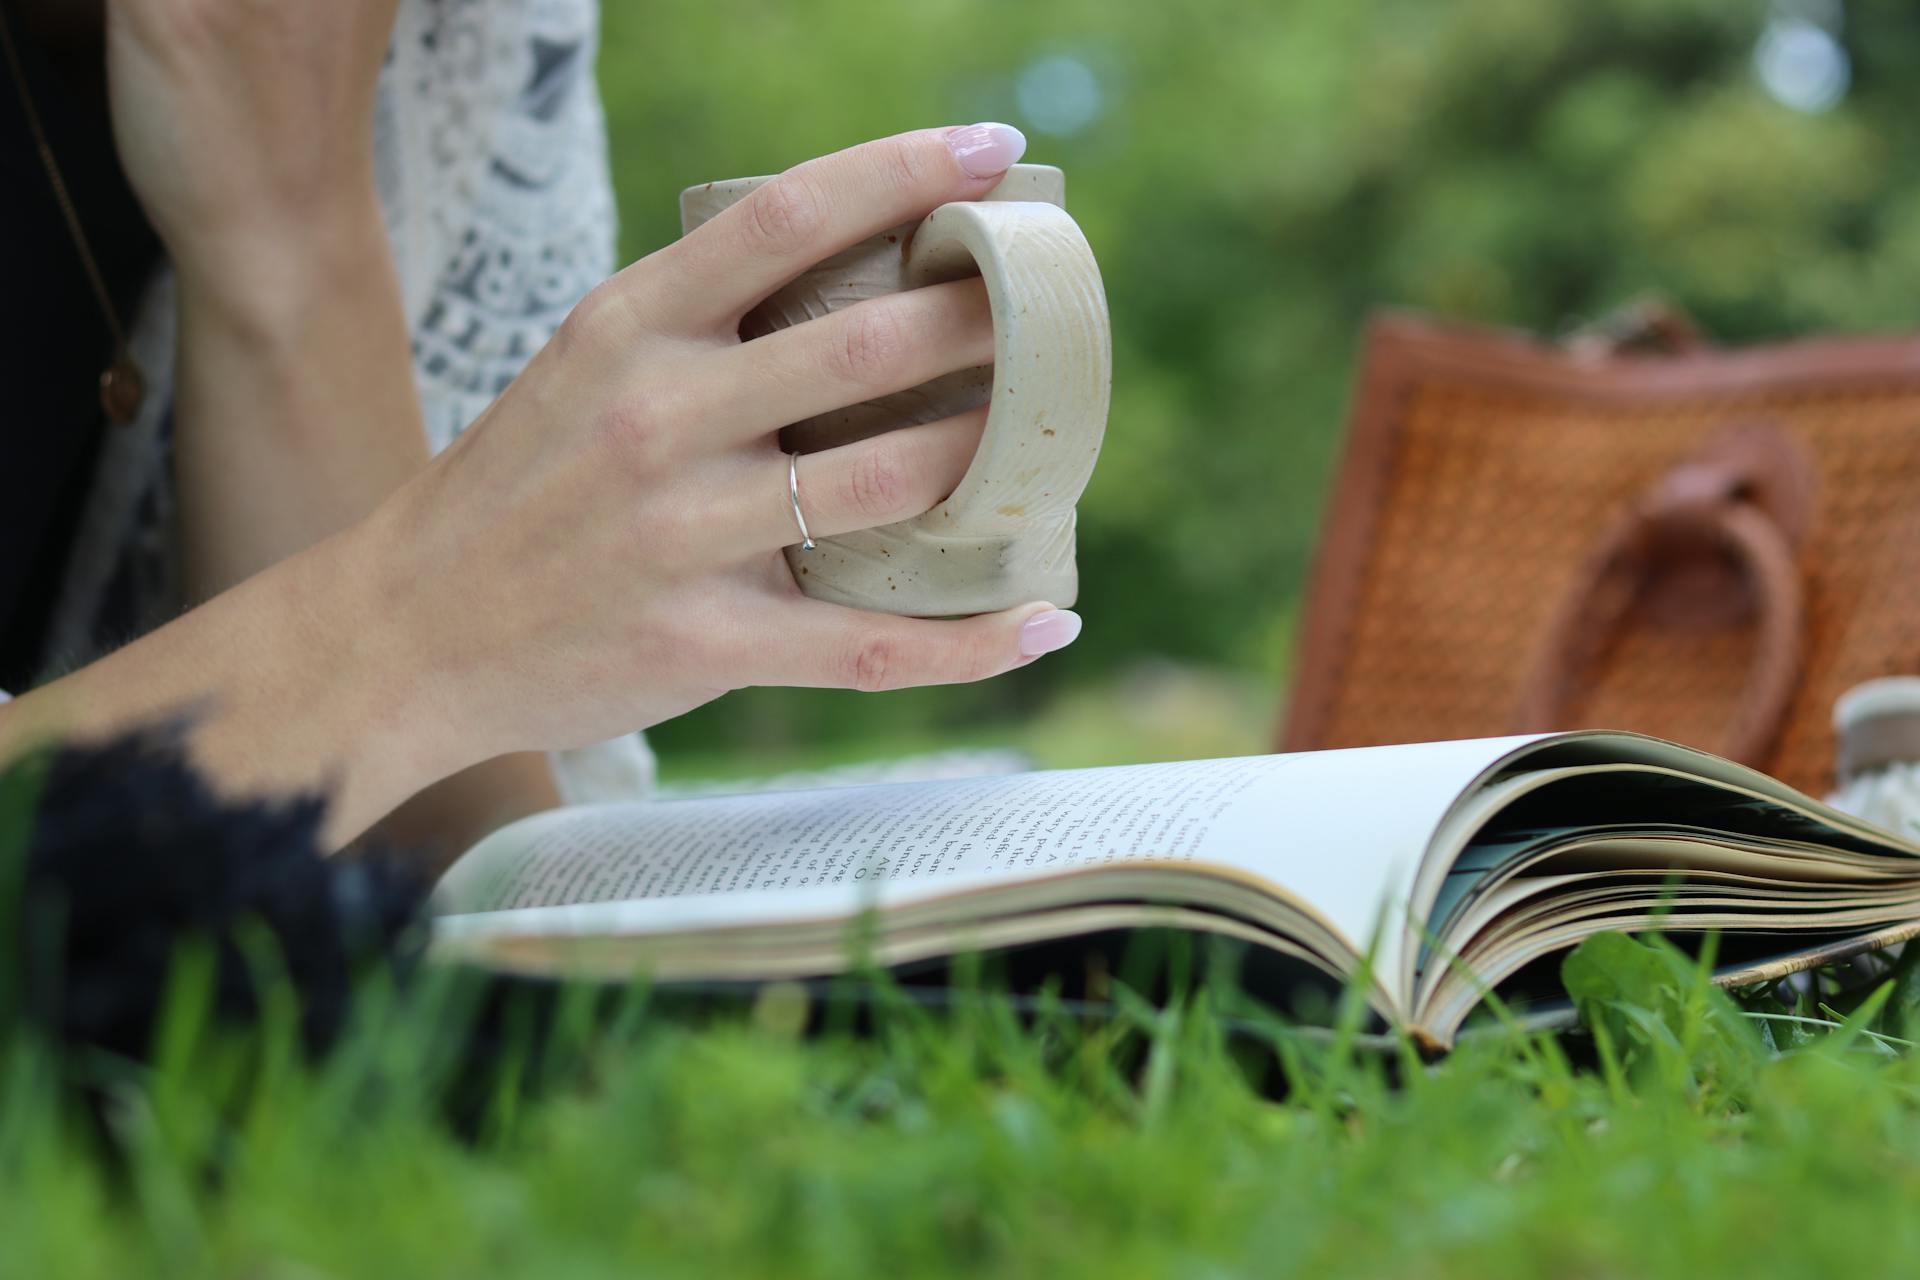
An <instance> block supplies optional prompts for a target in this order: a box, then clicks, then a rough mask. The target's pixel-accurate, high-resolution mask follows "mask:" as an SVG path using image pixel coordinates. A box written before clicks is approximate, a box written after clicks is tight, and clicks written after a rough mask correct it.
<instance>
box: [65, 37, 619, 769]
mask: <svg viewBox="0 0 1920 1280" xmlns="http://www.w3.org/2000/svg"><path fill="white" fill-rule="evenodd" d="M598 24H599V12H598V6H597V0H403V2H402V4H401V6H400V11H399V17H398V20H397V23H396V25H395V29H394V38H393V46H392V49H391V51H390V54H389V57H388V60H387V64H386V66H385V68H384V69H383V71H382V73H381V78H380V86H379V98H378V103H377V107H376V114H375V125H374V127H375V154H376V164H377V178H378V181H379V189H380V197H381V201H382V203H383V206H384V208H385V210H386V218H387V229H388V233H389V235H390V236H391V238H392V241H393V249H394V255H395V259H396V262H397V265H398V268H399V273H400V281H401V289H402V293H403V296H404V298H405V301H406V307H407V314H408V317H409V320H410V322H411V325H412V330H413V356H414V372H415V375H416V379H417V382H418V384H419V388H420V396H421V401H422V404H423V406H424V408H425V411H426V423H427V434H428V438H429V441H430V442H431V444H432V446H433V448H434V450H435V451H436V452H437V451H438V450H440V449H442V448H444V447H445V446H446V445H447V443H448V442H449V441H450V440H452V439H453V437H454V436H455V435H457V434H459V432H460V431H461V429H462V428H464V427H465V426H466V425H467V424H468V423H469V422H471V421H473V419H474V418H475V417H476V416H478V414H479V413H480V411H481V410H482V409H484V408H485V407H486V406H487V404H488V403H489V402H490V401H491V400H492V399H493V398H494V396H495V395H497V394H498V393H499V391H500V390H501V389H502V388H503V387H505V386H506V384H507V383H508V382H509V381H510V380H511V379H512V378H513V377H514V375H515V374H517V373H518V372H519V371H520V369H521V367H522V366H523V365H524V364H525V363H526V361H527V359H528V358H529V357H530V356H532V354H533V353H534V352H535V351H537V350H538V349H539V348H540V347H541V346H542V345H543V344H544V343H545V342H546V341H547V339H548V338H549V337H550V336H551V335H552V333H553V331H554V329H555V328H556V327H557V326H558V325H559V323H560V320H561V319H562V317H564V316H565V315H566V313H567V312H568V310H569V309H571V308H572V306H573V304H574V303H575V302H577V301H578V300H579V299H580V297H581V296H582V295H583V294H585V293H586V291H587V290H588V289H590V288H591V287H592V286H593V285H595V284H597V283H598V282H599V281H600V280H602V279H604V278H605V277H606V276H607V275H609V274H611V272H612V271H613V267H614V233H615V219H614V208H613V195H612V185H611V180H610V177H609V173H608V168H607V154H606V125H605V120H604V118H603V116H602V114H601V108H600V98H599V92H598V89H597V87H596V85H595V83H594V60H595V54H596V52H597V48H598V37H599V25H598ZM131 341H132V345H133V348H134V354H135V356H136V358H137V359H138V360H139V362H140V365H141V368H142V369H143V370H145V371H147V373H148V378H149V382H150V384H151V388H152V390H151V393H150V394H149V395H148V397H147V400H146V404H145V406H144V408H143V410H142V413H141V415H140V418H139V419H138V421H136V422H135V423H134V424H133V425H132V426H131V427H130V428H127V429H123V430H116V431H113V432H110V433H109V434H108V436H107V439H106V440H105V441H104V443H103V445H102V456H101V460H100V466H99V471H98V473H97V475H96V478H95V482H94V485H93V488H92V491H91V493H90V495H89V497H88V502H87V507H86V510H85V512H84V514H83V516H82V519H81V523H80V529H79V533H78V536H77V539H76V543H75V550H74V555H73V558H72V560H71V562H70V564H69V569H68V573H67V575H66V579H65V582H64V584H63V589H62V595H61V599H60V601H59V604H58V607H57V609H56V614H55V619H54V626H53V631H52V636H51V643H50V646H49V652H48V655H47V656H48V658H49V659H50V660H51V661H52V662H54V663H57V664H62V665H72V664H74V663H77V662H80V661H84V660H86V659H87V658H89V657H91V656H93V655H94V654H95V653H97V652H98V650H99V647H100V645H101V641H102V640H103V638H105V639H112V638H123V637H124V634H125V631H126V630H127V629H128V628H130V627H131V628H133V629H139V628H142V627H145V626H150V625H153V624H154V623H157V622H158V621H160V620H163V619H164V618H166V617H168V616H171V615H172V614H173V613H174V612H176V611H177V610H178V607H179V606H178V601H179V593H178V581H179V577H178V572H177V554H176V548H175V547H174V545H173V541H172V536H171V528H172V524H173V521H172V519H171V513H172V507H173V500H172V493H171V483H170V478H169V466H168V452H169V445H170V440H171V434H172V432H171V422H170V417H171V412H170V411H171V402H172V386H171V381H172V368H173V348H174V312H173V283H172V280H171V277H170V275H169V274H168V273H166V272H162V274H161V276H160V278H158V279H156V280H155V281H154V282H153V285H152V286H151V287H150V288H149V289H148V291H147V295H146V297H145V299H144V300H143V302H142V305H141V308H140V312H139V315H138V318H137V321H136V325H135V328H134V331H133V335H132V340H131ZM114 631H118V632H120V637H114V636H112V634H111V633H112V632H114ZM103 633H105V634H103ZM558 764H559V766H560V768H559V770H558V772H559V774H560V778H561V786H562V792H563V794H565V796H566V797H567V799H568V800H569V801H570V802H573V801H582V800H590V799H613V798H630V797H632V796H634V795H635V794H638V793H641V792H644V791H645V790H647V789H648V788H650V786H651V781H652V776H653V770H652V758H651V756H650V755H648V754H647V752H646V749H645V745H644V743H643V742H642V741H641V740H640V739H639V738H638V737H637V736H636V737H632V738H626V739H621V740H619V741H617V742H615V743H611V744H603V745H602V746H601V747H599V748H593V749H589V750H588V751H585V752H567V753H563V755H562V756H561V757H560V758H559V760H558Z"/></svg>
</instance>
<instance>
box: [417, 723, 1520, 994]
mask: <svg viewBox="0 0 1920 1280" xmlns="http://www.w3.org/2000/svg"><path fill="white" fill-rule="evenodd" d="M1528 741H1531V739H1515V738H1507V739H1486V740H1479V741H1474V742H1445V743H1423V744H1416V745H1412V746H1397V747H1375V748H1366V749H1361V750H1350V751H1324V752H1312V753H1306V754H1299V755H1289V756H1255V757H1246V758H1240V759H1227V760H1204V761H1187V762H1180V763H1174V764H1153V765H1129V766H1121V767H1116V768H1104V769H1074V770H1059V771H1053V772H1044V773H1030V774H1016V775H1013V776H1009V777H993V778H969V779H959V780H953V781H944V782H923V783H904V784H892V785H884V786H868V787H848V788H841V789H835V790H823V791H804V792H785V793H775V794H767V795H749V796H731V797H722V798H714V799H701V800H678V801H663V802H656V803H652V804H638V805H612V806H593V807H586V808H579V809H571V810H556V811H554V812H552V813H548V814H541V815H537V816H535V817H533V818H529V819H526V820H525V821H523V822H520V823H516V824H514V825H513V826H511V827H508V828H506V829H505V830H503V831H501V832H497V833H495V834H494V835H493V836H490V837H489V838H488V839H486V840H485V841H483V842H482V843H481V844H480V845H478V846H476V847H475V849H473V850H472V851H471V852H470V853H468V855H467V856H466V857H464V858H462V859H461V860H460V862H459V863H457V864H455V866H454V867H453V868H452V870H451V871H449V872H448V873H447V876H446V877H445V879H444V880H443V881H442V883H441V886H440V888H439V890H438V892H437V893H436V907H437V909H438V910H440V911H441V912H442V913H450V914H462V913H473V912H497V911H512V912H515V913H516V914H520V913H524V912H526V911H527V910H528V909H546V908H562V907H567V908H572V907H578V906H580V904H593V903H621V904H638V905H629V906H627V907H623V909H621V910H620V911H619V912H617V913H613V914H611V915H610V914H608V913H605V912H581V911H566V912H562V913H559V914H563V915H565V916H568V917H570V918H571V920H572V921H573V922H574V925H575V926H577V927H579V928H582V929H586V928H589V927H609V926H608V925H606V924H605V923H604V922H607V921H613V920H616V919H617V927H618V929H619V931H621V932H638V931H645V930H650V929H663V930H665V929H672V928H676V927H684V926H685V925H688V924H692V923H694V922H696V921H697V922H699V923H701V924H707V925H710V924H714V923H721V922H731V923H741V924H749V923H754V922H757V921H766V920H777V919H792V918H796V917H801V916H813V915H830V914H852V913H854V912H857V911H859V910H861V909H863V908H865V907H868V906H881V907H885V906H889V905H892V904H895V903H899V902H907V901H914V900H919V899H923V898H926V897H929V896H935V895H938V894H941V893H946V892H952V891H954V890H957V889H964V888H974V887H978V886H979V885H981V884H983V883H994V882H1006V881H1008V880H1018V879H1020V878H1022V877H1028V878H1031V877H1037V876H1043V875H1049V874H1054V873H1058V872H1061V871H1065V870H1070V869H1072V868H1074V867H1084V866H1089V865H1094V864H1099V863H1109V862H1114V861H1119V860H1123V859H1124V860H1141V859H1150V860H1165V861H1199V862H1210V863H1219V864H1226V865H1230V866H1234V867H1237V868H1241V869H1243V870H1245V871H1248V872H1251V873H1253V874H1254V875H1256V876H1258V877H1260V878H1261V879H1263V880H1265V881H1267V882H1269V883H1271V884H1273V885H1275V886H1276V887H1277V888H1279V889H1280V890H1281V891H1282V892H1284V893H1287V894H1289V895H1291V896H1292V897H1294V898H1295V899H1297V900H1298V901H1300V902H1302V903H1304V904H1306V905H1308V906H1309V907H1311V908H1312V909H1313V910H1314V911H1315V913H1316V914H1317V915H1319V916H1321V917H1322V918H1323V919H1324V921H1325V922H1326V923H1327V924H1328V925H1329V926H1330V927H1331V928H1332V929H1333V930H1334V931H1335V932H1337V933H1339V934H1340V935H1342V936H1343V937H1344V938H1345V939H1346V940H1347V941H1348V942H1349V943H1350V944H1352V945H1353V946H1354V947H1355V948H1356V949H1357V950H1358V949H1363V948H1364V947H1365V946H1366V945H1367V942H1368V940H1369V939H1370V938H1371V937H1372V936H1373V934H1374V930H1375V925H1376V923H1377V922H1378V921H1379V920H1380V919H1381V918H1382V916H1383V912H1385V911H1386V910H1387V909H1388V908H1389V907H1390V906H1391V905H1392V904H1393V903H1394V902H1396V901H1397V900H1399V899H1402V898H1403V897H1404V893H1405V888H1406V885H1407V884H1408V883H1409V882H1410V879H1411V876H1412V873H1413V869H1414V868H1415V866H1417V864H1418V862H1419V860H1420V857H1421V854H1422V852H1423V851H1424V850H1425V848H1426V845H1427V842H1428V840H1429V839H1430V838H1431V836H1432V834H1433V832H1434V830H1435V828H1436V827H1437V826H1438V824H1439V822H1440V820H1441V818H1442V816H1443V815H1444V814H1445V813H1446V811H1447V809H1448V808H1449V807H1450V806H1451V805H1452V804H1453V802H1454V801H1455V800H1456V799H1457V798H1458V797H1459V796H1460V794H1461V793H1462V792H1463V791H1464V790H1465V789H1466V788H1467V787H1469V786H1470V785H1471V784H1472V783H1473V782H1474V780H1475V779H1476V778H1478V777H1479V776H1480V775H1481V774H1482V773H1483V772H1485V771H1486V770H1487V769H1488V768H1489V767H1491V766H1492V765H1493V764H1494V763H1495V762H1496V761H1498V760H1500V759H1502V758H1504V757H1505V756H1507V755H1508V754H1510V753H1511V752H1512V751H1514V750H1515V749H1516V748H1518V747H1519V746H1522V745H1524V744H1525V743H1526V742H1528ZM596 920H597V921H600V922H603V923H602V924H600V925H598V926H595V925H593V924H592V922H593V921H596ZM1396 923H1398V920H1397V919H1396ZM530 927H531V926H530ZM569 927H574V926H569ZM1399 933H1400V931H1399V930H1397V929H1394V930H1388V931H1387V932H1386V934H1385V935H1383V937H1382V938H1381V940H1380V942H1381V946H1382V948H1383V950H1390V951H1391V952H1392V953H1393V955H1394V956H1395V957H1396V958H1397V955H1398V951H1399ZM1382 959H1383V960H1384V959H1386V956H1385V955H1383V956H1382ZM1383 972H1393V970H1392V969H1391V968H1385V967H1383Z"/></svg>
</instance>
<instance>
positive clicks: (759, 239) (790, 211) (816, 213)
mask: <svg viewBox="0 0 1920 1280" xmlns="http://www.w3.org/2000/svg"><path fill="white" fill-rule="evenodd" d="M825 223H826V205H825V204H824V203H823V202H822V201H821V199H820V195H819V193H818V192H817V191H816V190H814V188H813V186H812V185H811V184H810V183H809V182H808V181H807V180H806V179H805V178H803V177H801V176H799V175H798V174H796V173H785V174H782V175H780V176H779V177H777V178H775V179H774V180H773V181H772V182H769V183H767V184H766V185H764V186H762V187H761V188H760V189H759V190H758V191H755V192H754V193H753V195H752V196H750V197H748V199H747V219H746V224H747V228H748V234H749V235H750V236H751V237H752V239H753V243H754V248H755V249H756V250H757V251H759V252H761V253H764V254H768V255H770V256H772V257H777V258H786V257H792V256H794V255H796V254H798V253H800V252H801V251H802V250H804V249H805V248H806V247H807V246H808V245H809V244H811V243H812V242H813V241H814V239H815V237H816V236H817V235H818V234H819V232H820V230H821V228H822V227H823V226H824V225H825Z"/></svg>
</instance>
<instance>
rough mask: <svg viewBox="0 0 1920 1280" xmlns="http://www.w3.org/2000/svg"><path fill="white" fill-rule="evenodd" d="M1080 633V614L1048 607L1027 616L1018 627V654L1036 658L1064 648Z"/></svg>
mask: <svg viewBox="0 0 1920 1280" xmlns="http://www.w3.org/2000/svg"><path fill="white" fill-rule="evenodd" d="M1079 634H1080V615H1079V614H1077V613H1075V612H1074V611H1073V610H1071V609H1049V610H1047V611H1046V612H1045V613H1036V614H1035V615H1034V616H1033V617H1031V618H1028V619H1027V621H1026V625H1024V626H1022V627H1021V628H1020V656H1021V657H1023V658H1037V657H1039V656H1040V655H1041V654H1043V653H1052V652H1053V651H1054V650H1055V649H1064V648H1066V647H1067V646H1068V645H1070V644H1072V643H1073V641H1074V637H1075V636H1078V635H1079Z"/></svg>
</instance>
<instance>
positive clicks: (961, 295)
mask: <svg viewBox="0 0 1920 1280" xmlns="http://www.w3.org/2000/svg"><path fill="white" fill-rule="evenodd" d="M700 359H701V360H702V362H703V363H709V364H710V369H711V373H712V376H709V377H706V378H702V379H700V381H701V382H702V384H703V385H705V386H706V387H708V388H710V390H709V391H708V392H707V393H706V401H707V402H706V404H705V406H704V411H703V414H702V416H703V417H704V418H705V419H707V420H708V421H710V422H713V423H715V424H724V425H717V426H716V427H715V429H716V430H719V431H723V432H725V433H726V434H727V437H728V439H729V440H730V441H733V442H740V441H747V440H752V439H755V438H757V437H760V436H763V435H766V434H768V433H769V432H772V431H775V430H778V429H779V428H780V427H783V426H785V425H787V424H788V423H790V422H799V421H801V420H803V419H806V418H811V417H813V416H814V415H816V414H821V413H827V412H829V411H830V410H834V409H841V408H845V407H846V406H847V405H850V404H859V403H861V402H862V401H866V400H872V399H874V398H875V397H877V396H884V395H891V394H892V393H894V392H896V391H905V390H906V389H908V388H909V387H917V386H919V385H920V384H921V383H923V382H926V381H928V380H929V379H932V378H937V377H939V376H940V375H942V374H946V373H953V372H955V371H956V370H959V369H972V368H975V367H977V366H979V365H983V364H991V363H993V313H992V309H991V307H989V305H988V303H987V290H986V286H985V285H983V284H981V283H980V281H979V280H978V279H970V280H956V281H953V282H952V283H950V284H938V285H931V286H929V287H927V288H924V289H909V290H908V291H906V292H905V293H894V294H888V295H886V296H885V297H880V298H869V299H868V300H867V301H865V302H861V303H857V304H855V305H854V306H851V307H848V308H846V309H845V310H842V311H836V312H833V313H832V314H830V315H824V316H821V317H819V318H818V319H816V320H809V321H807V322H806V323H804V324H798V325H795V326H793V327H792V328H791V329H781V330H779V331H778V332H775V333H770V334H767V335H766V336H765V337H762V338H755V339H754V340H753V341H752V342H743V343H740V344H738V345H736V346H732V347H728V348H726V349H725V350H722V351H713V352H708V353H705V354H704V355H703V356H702V357H700Z"/></svg>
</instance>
